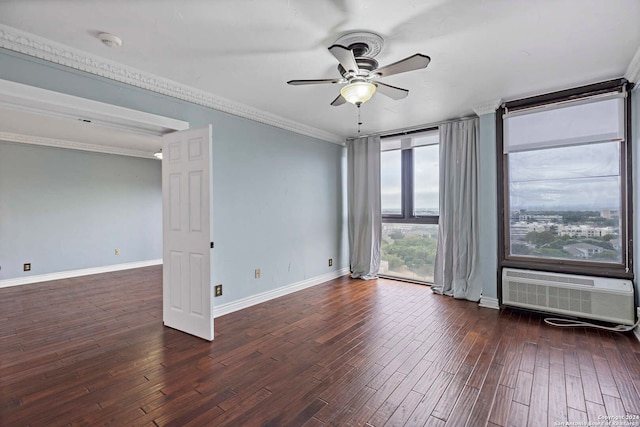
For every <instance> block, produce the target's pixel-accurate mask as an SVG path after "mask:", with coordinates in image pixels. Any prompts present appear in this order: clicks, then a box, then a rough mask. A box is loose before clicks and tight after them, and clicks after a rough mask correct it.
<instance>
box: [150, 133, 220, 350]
mask: <svg viewBox="0 0 640 427" xmlns="http://www.w3.org/2000/svg"><path fill="white" fill-rule="evenodd" d="M162 154H163V159H162V212H163V215H162V235H163V239H162V241H163V254H162V258H163V268H162V283H163V285H162V286H163V293H162V304H163V313H162V318H163V321H164V324H165V325H166V326H169V327H171V328H175V329H178V330H180V331H183V332H186V333H189V334H192V335H195V336H198V337H200V338H204V339H206V340H209V341H211V340H213V292H212V291H211V283H210V282H211V276H210V269H211V249H210V242H211V170H210V169H211V125H209V127H207V128H203V129H194V130H185V131H181V132H174V133H170V134H167V135H165V136H163V148H162Z"/></svg>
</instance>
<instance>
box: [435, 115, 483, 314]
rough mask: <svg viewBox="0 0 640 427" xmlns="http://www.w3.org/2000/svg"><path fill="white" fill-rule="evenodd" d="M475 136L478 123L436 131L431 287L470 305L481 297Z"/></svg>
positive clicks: (477, 121)
mask: <svg viewBox="0 0 640 427" xmlns="http://www.w3.org/2000/svg"><path fill="white" fill-rule="evenodd" d="M478 132H479V120H478V119H471V120H464V121H460V122H454V123H447V124H444V125H441V126H440V221H439V223H440V224H439V229H438V248H437V251H436V260H435V272H434V286H433V287H432V290H433V291H434V292H435V293H439V294H444V295H450V296H453V297H454V298H461V299H468V300H470V301H478V300H479V299H480V293H481V291H482V281H481V275H480V265H479V262H480V254H479V251H480V242H479V230H478V229H479V227H480V224H479V223H478V138H479V135H478Z"/></svg>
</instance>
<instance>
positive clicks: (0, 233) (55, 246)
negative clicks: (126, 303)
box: [0, 142, 162, 280]
mask: <svg viewBox="0 0 640 427" xmlns="http://www.w3.org/2000/svg"><path fill="white" fill-rule="evenodd" d="M161 172H162V170H161V165H160V162H159V161H157V160H151V159H140V158H133V157H123V156H114V155H109V154H98V153H88V152H82V151H73V150H65V149H60V148H51V147H42V146H34V145H25V144H15V143H8V142H0V267H1V269H0V280H1V279H7V278H16V277H25V276H29V275H37V274H46V273H54V272H60V271H65V270H77V269H83V268H90V267H101V266H105V265H111V264H122V263H127V262H134V261H144V260H153V259H160V258H162V216H161V215H160V214H159V213H161V212H162V186H161V178H162V175H161ZM116 248H117V249H120V255H115V249H116ZM24 263H31V267H32V270H31V271H30V272H24V271H23V264H24Z"/></svg>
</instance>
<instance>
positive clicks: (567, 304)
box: [502, 268, 635, 325]
mask: <svg viewBox="0 0 640 427" xmlns="http://www.w3.org/2000/svg"><path fill="white" fill-rule="evenodd" d="M502 303H503V304H504V305H507V306H512V307H521V308H528V309H533V310H539V311H546V312H550V313H558V314H565V315H570V316H576V317H582V318H588V319H595V320H602V321H606V322H613V323H618V324H624V325H633V324H634V321H635V313H634V311H635V298H634V292H633V283H631V281H630V280H621V279H609V278H603V277H590V276H578V275H573V274H561V273H547V272H541V271H530V270H518V269H513V268H504V269H503V270H502Z"/></svg>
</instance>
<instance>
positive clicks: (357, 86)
mask: <svg viewBox="0 0 640 427" xmlns="http://www.w3.org/2000/svg"><path fill="white" fill-rule="evenodd" d="M374 93H376V86H375V85H374V84H372V83H369V82H365V81H355V82H352V83H349V84H348V85H346V86H343V88H342V89H340V95H342V97H343V98H344V99H346V100H347V102H349V103H351V104H354V105H360V104H362V103H365V102H367V101H368V100H370V99H371V97H372V96H373V94H374Z"/></svg>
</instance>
